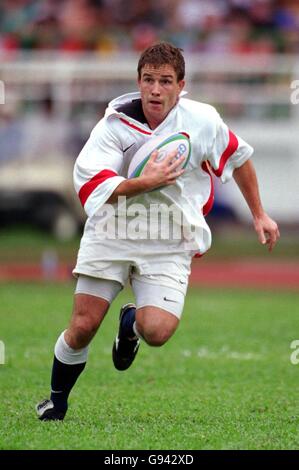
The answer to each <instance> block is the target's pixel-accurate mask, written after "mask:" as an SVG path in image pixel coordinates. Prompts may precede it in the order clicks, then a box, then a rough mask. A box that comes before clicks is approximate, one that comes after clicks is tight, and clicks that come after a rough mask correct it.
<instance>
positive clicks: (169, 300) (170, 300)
mask: <svg viewBox="0 0 299 470" xmlns="http://www.w3.org/2000/svg"><path fill="white" fill-rule="evenodd" d="M163 300H166V302H175V303H176V304H177V301H176V300H172V299H167V298H166V297H164V299H163Z"/></svg>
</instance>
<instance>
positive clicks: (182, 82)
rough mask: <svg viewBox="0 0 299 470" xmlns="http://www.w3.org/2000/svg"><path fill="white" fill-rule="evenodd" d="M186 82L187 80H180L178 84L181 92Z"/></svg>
mask: <svg viewBox="0 0 299 470" xmlns="http://www.w3.org/2000/svg"><path fill="white" fill-rule="evenodd" d="M185 84H186V82H185V80H180V81H179V82H178V86H179V90H180V93H181V91H182V90H183V88H184V86H185Z"/></svg>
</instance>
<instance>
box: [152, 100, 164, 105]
mask: <svg viewBox="0 0 299 470" xmlns="http://www.w3.org/2000/svg"><path fill="white" fill-rule="evenodd" d="M150 104H153V105H154V106H158V105H161V104H162V103H161V101H157V100H150Z"/></svg>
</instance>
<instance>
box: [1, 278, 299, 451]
mask: <svg viewBox="0 0 299 470" xmlns="http://www.w3.org/2000/svg"><path fill="white" fill-rule="evenodd" d="M72 292H73V285H72V284H66V285H56V284H52V285H51V284H47V285H41V284H19V285H14V286H12V285H3V284H2V285H0V298H1V305H0V310H1V316H0V340H2V341H3V342H4V344H5V356H6V357H5V364H4V365H0V384H1V385H0V386H1V400H0V448H1V449H103V450H120V449H186V450H187V449H190V450H191V449H295V448H298V446H299V426H298V424H299V407H298V378H299V375H298V374H299V364H298V365H297V366H296V365H292V364H291V362H290V355H291V353H292V350H291V349H290V343H291V342H292V341H293V340H294V339H299V330H298V313H299V294H296V293H286V292H285V293H280V292H272V293H270V292H261V291H259V292H255V291H238V290H225V291H219V290H217V291H215V290H212V289H210V290H201V289H196V290H195V289H194V290H190V291H189V293H188V296H187V300H186V305H185V312H184V315H183V319H182V322H181V325H180V328H179V330H178V331H177V332H176V334H175V335H174V337H173V338H172V339H171V340H170V341H169V342H168V343H167V344H166V345H165V346H163V347H162V348H150V347H148V346H146V345H145V344H142V346H141V349H140V352H139V353H138V356H137V358H136V361H135V362H134V364H133V366H132V367H131V368H130V369H129V370H128V371H126V372H118V371H116V370H115V369H114V368H113V365H112V360H111V346H112V342H113V339H114V336H115V334H116V331H117V328H118V312H119V308H120V306H121V304H122V303H123V302H126V301H128V300H131V297H130V295H129V294H130V293H129V291H124V292H123V293H122V294H121V295H120V296H119V297H118V298H117V299H116V301H115V302H114V304H113V305H112V307H111V310H110V312H109V314H108V316H107V318H106V320H105V322H104V324H103V326H102V328H101V329H100V331H99V332H98V334H97V336H96V338H95V339H94V341H93V343H92V346H91V349H90V356H89V362H88V365H87V367H86V369H85V371H84V373H83V374H82V376H81V377H80V379H79V381H78V382H77V385H76V387H75V389H74V390H73V392H72V394H71V399H70V407H69V411H68V414H67V416H66V419H65V421H64V422H63V423H41V422H40V421H38V419H37V418H36V416H35V413H34V405H35V403H36V402H37V401H39V400H40V399H42V398H45V397H47V396H48V390H49V380H50V368H51V363H52V354H53V353H52V351H53V346H54V343H55V341H56V338H57V336H58V334H59V333H60V332H61V330H62V329H64V328H65V327H66V325H67V321H68V318H69V315H70V311H71V307H72Z"/></svg>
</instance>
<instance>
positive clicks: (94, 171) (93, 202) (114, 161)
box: [73, 118, 125, 217]
mask: <svg viewBox="0 0 299 470" xmlns="http://www.w3.org/2000/svg"><path fill="white" fill-rule="evenodd" d="M122 165H123V151H122V149H121V144H120V141H119V139H118V138H117V135H116V132H114V130H113V127H112V124H111V123H110V122H109V121H107V119H105V118H104V119H102V120H101V121H100V122H99V123H98V124H97V126H96V127H95V128H94V129H93V131H92V133H91V135H90V137H89V139H88V141H87V142H86V144H85V146H84V147H83V149H82V151H81V153H80V154H79V156H78V158H77V160H76V163H75V167H74V175H73V176H74V186H75V189H76V192H77V194H78V196H79V199H80V201H81V204H82V206H83V207H84V210H85V212H86V214H87V215H88V216H89V217H91V216H93V215H94V214H95V213H96V212H97V210H98V209H99V208H100V207H101V206H102V205H103V204H104V203H105V202H106V201H107V199H109V197H110V196H111V194H112V193H113V191H114V190H115V189H116V187H117V186H118V185H119V184H120V183H121V182H122V181H124V180H125V178H124V177H122V176H119V173H120V171H121V169H122Z"/></svg>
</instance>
